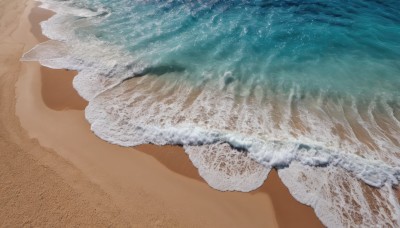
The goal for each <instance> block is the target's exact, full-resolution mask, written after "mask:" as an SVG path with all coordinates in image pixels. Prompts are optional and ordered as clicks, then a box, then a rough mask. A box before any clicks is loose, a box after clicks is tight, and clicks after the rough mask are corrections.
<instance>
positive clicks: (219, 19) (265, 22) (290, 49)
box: [76, 0, 400, 96]
mask: <svg viewBox="0 0 400 228" xmlns="http://www.w3.org/2000/svg"><path fill="white" fill-rule="evenodd" d="M77 2H78V1H77ZM79 2H80V4H84V5H85V7H86V8H92V9H94V10H98V9H99V7H101V8H103V9H104V10H106V11H107V13H108V14H109V16H108V17H107V18H106V19H105V20H103V21H102V22H101V23H99V24H92V25H90V26H87V27H83V28H80V29H77V30H76V33H77V34H78V35H80V36H82V37H90V36H95V37H97V38H98V39H101V40H106V41H108V42H110V43H112V44H117V45H120V46H123V47H124V48H125V49H126V50H129V52H131V53H132V55H133V56H134V57H135V58H136V61H141V62H142V63H144V64H145V66H146V68H147V69H145V70H144V72H154V73H156V74H163V73H165V72H176V73H178V74H182V78H185V79H188V80H191V81H196V82H202V81H204V80H209V79H220V78H223V80H225V83H226V84H229V83H231V82H233V81H239V82H240V85H241V86H247V87H250V88H251V87H252V86H254V85H256V84H257V85H263V87H269V88H272V89H273V88H275V87H277V86H278V87H282V88H286V89H288V88H291V87H293V86H295V85H296V86H300V88H301V89H300V90H302V91H306V92H307V91H313V92H318V91H321V90H322V91H332V92H338V93H351V94H357V95H367V94H370V95H371V94H382V93H383V94H386V95H395V96H399V94H400V43H399V40H400V4H398V1H364V0H355V1H344V0H335V1H299V0H291V1H287V0H286V1H260V0H243V1H240V0H231V1H228V0H225V1H216V0H210V1H190V0H187V1H185V0H183V1H175V0H173V1H171V0H170V1H120V0H111V1H110V0H107V1H105V0H97V1H87V0H84V1H79ZM136 73H138V72H136Z"/></svg>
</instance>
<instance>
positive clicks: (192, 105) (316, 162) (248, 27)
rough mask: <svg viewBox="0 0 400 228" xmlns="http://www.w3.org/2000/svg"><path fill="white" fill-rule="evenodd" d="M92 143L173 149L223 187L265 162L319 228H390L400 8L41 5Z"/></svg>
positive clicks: (43, 49) (103, 0)
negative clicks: (81, 102) (71, 73)
mask: <svg viewBox="0 0 400 228" xmlns="http://www.w3.org/2000/svg"><path fill="white" fill-rule="evenodd" d="M42 3H43V5H42V7H44V8H48V9H51V10H53V11H55V12H56V13H57V14H56V15H55V16H53V17H52V18H50V19H49V20H48V21H46V22H43V23H42V28H43V31H44V34H45V35H46V36H48V37H49V38H51V39H52V40H51V41H48V42H45V43H42V44H40V45H38V46H37V47H35V48H34V49H32V50H31V51H30V52H28V53H26V54H25V55H24V56H23V58H22V59H23V60H26V61H40V62H41V64H43V65H46V66H49V67H52V68H68V69H74V70H78V71H79V74H78V76H77V77H76V78H75V80H74V87H75V88H76V89H77V91H78V92H79V94H80V95H81V96H82V97H84V98H85V99H86V100H88V101H89V106H88V107H87V108H86V110H85V113H86V118H87V120H88V121H89V122H90V124H91V129H92V131H93V132H94V133H95V134H96V135H98V136H99V137H100V138H102V139H104V140H106V141H109V142H111V143H114V144H118V145H122V146H135V145H140V144H144V143H154V144H159V145H165V144H178V145H182V146H183V147H184V148H185V151H186V153H187V154H188V155H189V157H190V159H191V160H192V162H193V164H194V165H195V166H196V167H197V168H198V169H199V172H200V175H201V176H202V177H203V178H205V180H206V181H207V182H208V183H209V185H210V186H212V187H214V188H216V189H219V190H222V191H227V190H229V191H251V190H254V189H256V188H257V187H259V186H260V185H261V184H262V183H263V182H264V181H265V179H266V178H267V175H268V172H269V171H270V170H271V169H272V168H277V169H278V173H279V176H280V178H281V179H282V181H283V182H284V183H285V185H286V186H287V187H288V188H289V190H290V192H291V193H292V194H293V196H294V197H295V198H296V199H298V200H299V201H300V202H302V203H305V204H307V205H310V206H312V207H313V208H314V209H315V211H316V213H317V216H318V217H319V218H320V219H321V221H322V222H323V223H324V224H325V225H327V226H330V227H338V226H349V225H356V226H389V227H390V226H392V227H396V226H399V225H400V205H399V199H398V198H396V194H395V190H394V188H395V187H396V186H397V185H398V184H399V181H400V4H398V2H397V1H390V0H388V1H378V0H375V1H373V0H368V1H367V0H354V1H345V0H331V1H328V0H326V1H306V0H302V1H301V0H281V1H268V0H207V1H206V0H203V1H200V0H197V1H194V0H180V1H179V0H144V1H143V0H142V1H136V0H67V1H65V0H63V1H61V0H43V1H42Z"/></svg>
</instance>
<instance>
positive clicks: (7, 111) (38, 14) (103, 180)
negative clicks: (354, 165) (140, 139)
mask: <svg viewBox="0 0 400 228" xmlns="http://www.w3.org/2000/svg"><path fill="white" fill-rule="evenodd" d="M37 5H38V4H37V3H36V2H34V1H32V0H21V1H13V0H3V1H1V2H0V15H1V16H0V31H1V32H0V48H1V50H2V51H1V54H0V94H1V102H0V107H1V108H0V121H1V124H0V126H1V127H0V154H1V159H0V205H1V207H0V226H1V227H16V226H41V227H43V226H44V227H54V226H101V227H103V226H108V227H110V226H112V227H114V226H116V227H322V224H321V223H320V221H319V220H318V218H317V217H316V215H315V214H314V211H313V209H312V208H310V207H308V206H305V205H302V204H300V203H298V202H297V201H296V200H295V199H294V198H293V197H292V196H291V195H290V193H289V191H288V190H287V189H286V187H285V186H284V185H283V184H282V182H281V181H280V180H279V178H278V176H277V173H276V171H273V172H271V173H270V176H269V177H268V179H267V181H266V183H264V185H263V186H262V187H261V188H260V189H258V190H256V191H253V192H250V193H241V192H219V191H217V190H214V189H212V188H211V187H209V186H208V185H207V184H206V183H205V181H204V180H203V179H202V178H201V177H200V176H199V174H198V172H197V170H196V169H195V168H194V167H193V165H192V164H191V162H190V161H189V159H188V158H187V155H186V154H185V153H184V152H183V150H182V148H180V147H175V146H165V147H158V146H153V145H143V146H139V147H136V148H123V147H120V146H116V145H111V144H109V143H107V142H105V141H102V140H101V139H99V138H97V137H96V136H95V135H94V134H93V133H92V132H91V131H90V126H89V124H88V123H87V122H86V120H85V118H84V111H83V110H84V108H85V106H86V104H87V102H86V101H84V100H83V99H82V98H80V97H79V95H78V94H77V93H76V92H75V90H74V89H73V87H72V79H73V77H74V75H75V74H76V72H73V71H67V70H53V69H49V68H45V67H41V66H40V65H39V64H38V63H36V62H20V57H21V56H22V54H23V53H24V52H26V51H28V50H30V49H31V48H32V47H34V46H35V45H36V44H37V43H39V42H43V41H45V40H46V37H44V36H43V35H41V31H40V26H39V22H40V21H43V20H46V19H47V18H48V17H50V16H51V15H52V13H51V12H50V11H47V10H43V9H40V8H38V7H37Z"/></svg>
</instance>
